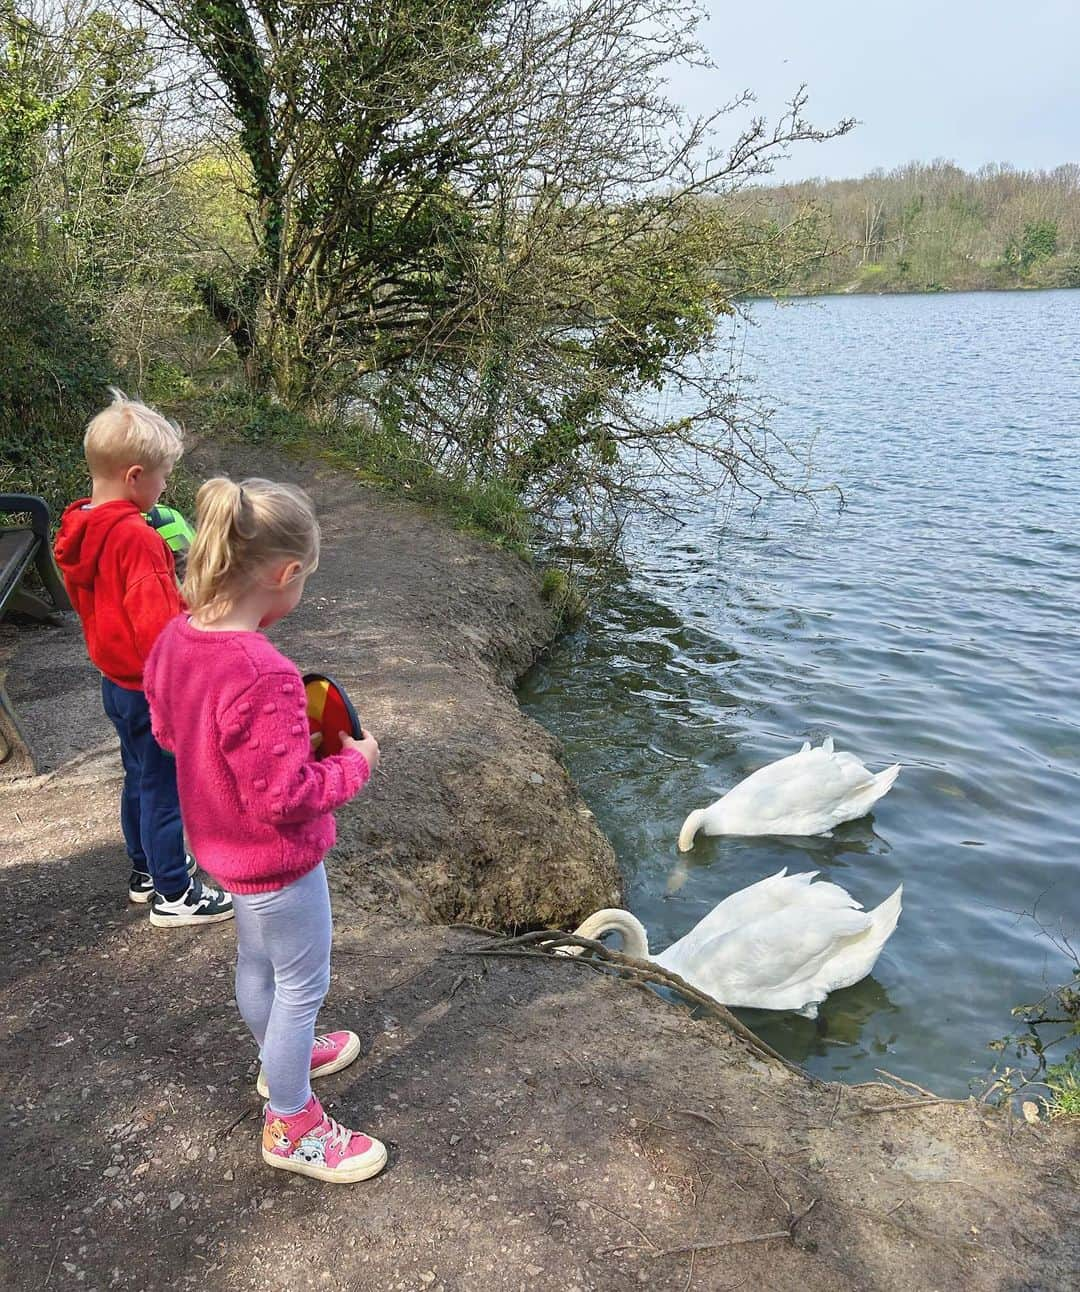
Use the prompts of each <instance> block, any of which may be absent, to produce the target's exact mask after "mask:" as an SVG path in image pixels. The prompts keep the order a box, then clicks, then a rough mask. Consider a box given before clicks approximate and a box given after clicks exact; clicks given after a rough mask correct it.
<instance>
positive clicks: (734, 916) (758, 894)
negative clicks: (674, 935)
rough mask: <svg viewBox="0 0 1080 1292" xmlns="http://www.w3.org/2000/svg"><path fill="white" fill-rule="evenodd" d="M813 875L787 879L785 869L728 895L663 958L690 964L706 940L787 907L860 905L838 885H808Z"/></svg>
mask: <svg viewBox="0 0 1080 1292" xmlns="http://www.w3.org/2000/svg"><path fill="white" fill-rule="evenodd" d="M816 874H817V871H816V870H811V871H805V872H803V873H802V874H798V875H789V874H788V873H787V867H786V866H785V867H784V869H783V870H780V871H777V873H776V874H775V875H769V876H768V877H767V878H765V879H760V880H758V882H757V883H756V884H750V885H748V886H747V887H746V888H742V889H740V890H739V891H738V892H737V893H732V894H731V895H730V896H729V897H725V898H724V900H723V901H722V902H718V903H717V905H716V906H714V907H713V909H712V910H711V911H710V912H709V913H708V914H707V915H706V916H705V917H704V918H703V919H701V920H699V921H698V923H697V924H695V925H694V927H693V928H692V929H691V930H690V931H689V932H688V933H685V934H684V935H683V936H682V937H681V938H679V940H678V941H677V942H673V943H672V944H671V946H669V947H668V948H667V950H666V951H665V952H664V954H665V955H670V956H672V957H673V958H675V959H677V960H679V961H680V962H682V961H685V960H690V961H692V960H693V958H694V957H695V956H696V955H697V954H698V950H699V948H700V947H702V946H703V945H704V944H705V943H706V942H708V941H709V940H710V939H712V938H715V937H717V936H719V935H720V934H721V933H728V932H730V931H731V930H732V929H737V928H741V927H743V926H744V925H748V924H752V923H754V921H756V920H763V919H767V918H769V917H770V916H772V915H776V914H777V913H778V912H780V911H783V910H786V909H787V908H789V907H799V908H800V909H802V910H804V911H808V912H809V911H812V910H815V909H818V908H824V907H830V906H832V907H839V908H850V909H856V910H857V909H859V905H860V904H859V903H858V902H856V901H855V899H854V898H853V897H851V896H850V894H848V893H847V892H846V891H845V890H844V889H843V888H841V887H840V886H839V884H830V883H828V882H824V881H823V882H821V883H817V884H814V883H811V880H813V878H814V876H815V875H816Z"/></svg>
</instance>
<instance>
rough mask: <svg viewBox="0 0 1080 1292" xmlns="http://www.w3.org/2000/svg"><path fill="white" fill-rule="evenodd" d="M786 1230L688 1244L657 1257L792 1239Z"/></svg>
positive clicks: (666, 1249) (667, 1250) (668, 1248)
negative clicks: (775, 1239) (776, 1239)
mask: <svg viewBox="0 0 1080 1292" xmlns="http://www.w3.org/2000/svg"><path fill="white" fill-rule="evenodd" d="M790 1237H791V1235H790V1234H789V1233H788V1231H787V1230H786V1229H773V1230H771V1231H770V1232H769V1233H767V1234H748V1235H747V1236H746V1237H745V1238H716V1239H713V1240H712V1241H711V1242H707V1243H686V1244H685V1245H684V1246H682V1247H665V1248H664V1249H663V1251H660V1252H657V1253H656V1254H657V1256H682V1255H683V1254H684V1253H686V1252H710V1251H714V1250H716V1249H718V1248H720V1247H741V1246H742V1245H743V1244H744V1243H767V1242H770V1241H771V1240H772V1239H774V1238H790Z"/></svg>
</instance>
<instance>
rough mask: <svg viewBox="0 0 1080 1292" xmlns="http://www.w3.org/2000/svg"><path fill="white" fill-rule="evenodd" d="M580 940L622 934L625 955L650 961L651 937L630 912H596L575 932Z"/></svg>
mask: <svg viewBox="0 0 1080 1292" xmlns="http://www.w3.org/2000/svg"><path fill="white" fill-rule="evenodd" d="M574 933H575V934H576V935H577V936H578V937H579V938H594V939H596V938H599V937H601V936H602V935H603V934H605V933H621V934H622V939H623V954H624V955H628V956H633V957H634V958H635V959H636V960H648V959H649V936H648V934H647V933H646V932H645V926H644V925H643V924H642V923H641V921H640V920H639V919H638V918H637V916H636V915H631V914H630V912H629V911H622V910H618V909H611V910H605V911H596V912H595V913H594V914H593V915H590V916H589V917H588V919H586V920H583V921H582V923H581V924H579V925H578V927H577V928H576V929H575V930H574Z"/></svg>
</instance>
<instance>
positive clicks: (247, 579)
mask: <svg viewBox="0 0 1080 1292" xmlns="http://www.w3.org/2000/svg"><path fill="white" fill-rule="evenodd" d="M319 540H320V536H319V522H318V520H317V519H316V517H315V508H314V507H313V506H312V502H311V499H310V498H309V497H308V496H307V494H306V493H304V491H303V489H298V488H297V487H296V486H295V485H289V484H275V483H274V482H273V481H271V480H258V479H255V480H245V481H244V482H243V483H242V484H237V483H236V482H235V481H234V480H228V479H226V478H225V477H224V476H216V477H215V478H214V479H212V480H207V481H206V483H205V484H204V485H203V486H202V488H201V489H200V490H199V492H198V495H197V497H196V499H195V537H194V539H193V540H192V543H191V549H190V551H189V552H188V558H187V572H186V574H185V577H184V587H183V595H184V600H185V601H186V602H187V604H188V606H189V607H190V608H191V610H192V611H193V612H198V614H199V616H200V618H202V619H204V620H207V621H213V620H214V619H220V618H221V616H222V615H224V614H226V613H227V612H228V610H229V608H230V607H231V606H232V604H233V602H234V601H235V600H236V598H237V596H238V595H242V594H243V593H244V592H245V591H246V589H247V588H248V587H249V586H250V585H251V583H252V582H253V581H254V580H255V579H256V578H257V577H258V573H259V570H260V567H262V566H264V565H265V564H266V563H267V562H268V561H272V560H274V559H275V558H278V559H285V560H294V561H299V562H300V573H299V574H298V575H297V578H303V577H305V576H306V575H308V574H310V573H311V572H312V570H314V569H315V568H316V566H317V565H318V564H319Z"/></svg>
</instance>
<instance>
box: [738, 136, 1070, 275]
mask: <svg viewBox="0 0 1080 1292" xmlns="http://www.w3.org/2000/svg"><path fill="white" fill-rule="evenodd" d="M739 205H740V206H741V207H744V209H745V210H746V211H747V213H748V214H751V215H752V217H753V218H755V219H756V220H758V221H761V222H762V223H764V224H766V225H773V226H775V227H776V228H777V229H785V228H789V227H790V226H792V225H794V224H802V225H804V226H805V228H806V232H807V233H808V234H809V235H812V236H811V237H809V238H808V243H813V244H816V247H817V248H820V247H822V246H823V247H824V248H825V252H826V254H824V255H817V254H814V255H808V256H807V257H806V258H805V259H804V260H803V261H802V263H801V264H800V265H799V267H798V268H797V270H796V271H795V272H794V273H793V274H792V275H791V277H790V280H789V283H788V290H790V291H806V292H904V291H913V292H933V291H974V290H984V289H994V288H1012V287H1080V165H1078V164H1076V163H1069V164H1067V165H1063V166H1058V167H1056V168H1055V169H1054V170H1051V171H1025V170H1017V169H1014V168H1013V167H1011V166H1006V165H993V166H983V167H982V168H981V169H979V170H978V171H975V172H974V173H970V172H967V171H964V170H961V169H960V167H958V166H955V165H953V164H952V163H951V162H947V161H934V162H930V163H928V164H927V163H920V162H911V163H910V164H908V165H906V166H901V167H899V168H898V169H896V170H892V171H887V172H886V171H881V170H877V171H872V172H871V173H870V174H869V175H864V176H862V178H860V179H847V180H816V179H811V180H803V181H800V182H799V183H794V184H779V185H776V186H769V187H755V188H753V189H751V190H748V191H745V192H744V193H743V194H742V196H741V198H740V199H739Z"/></svg>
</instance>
